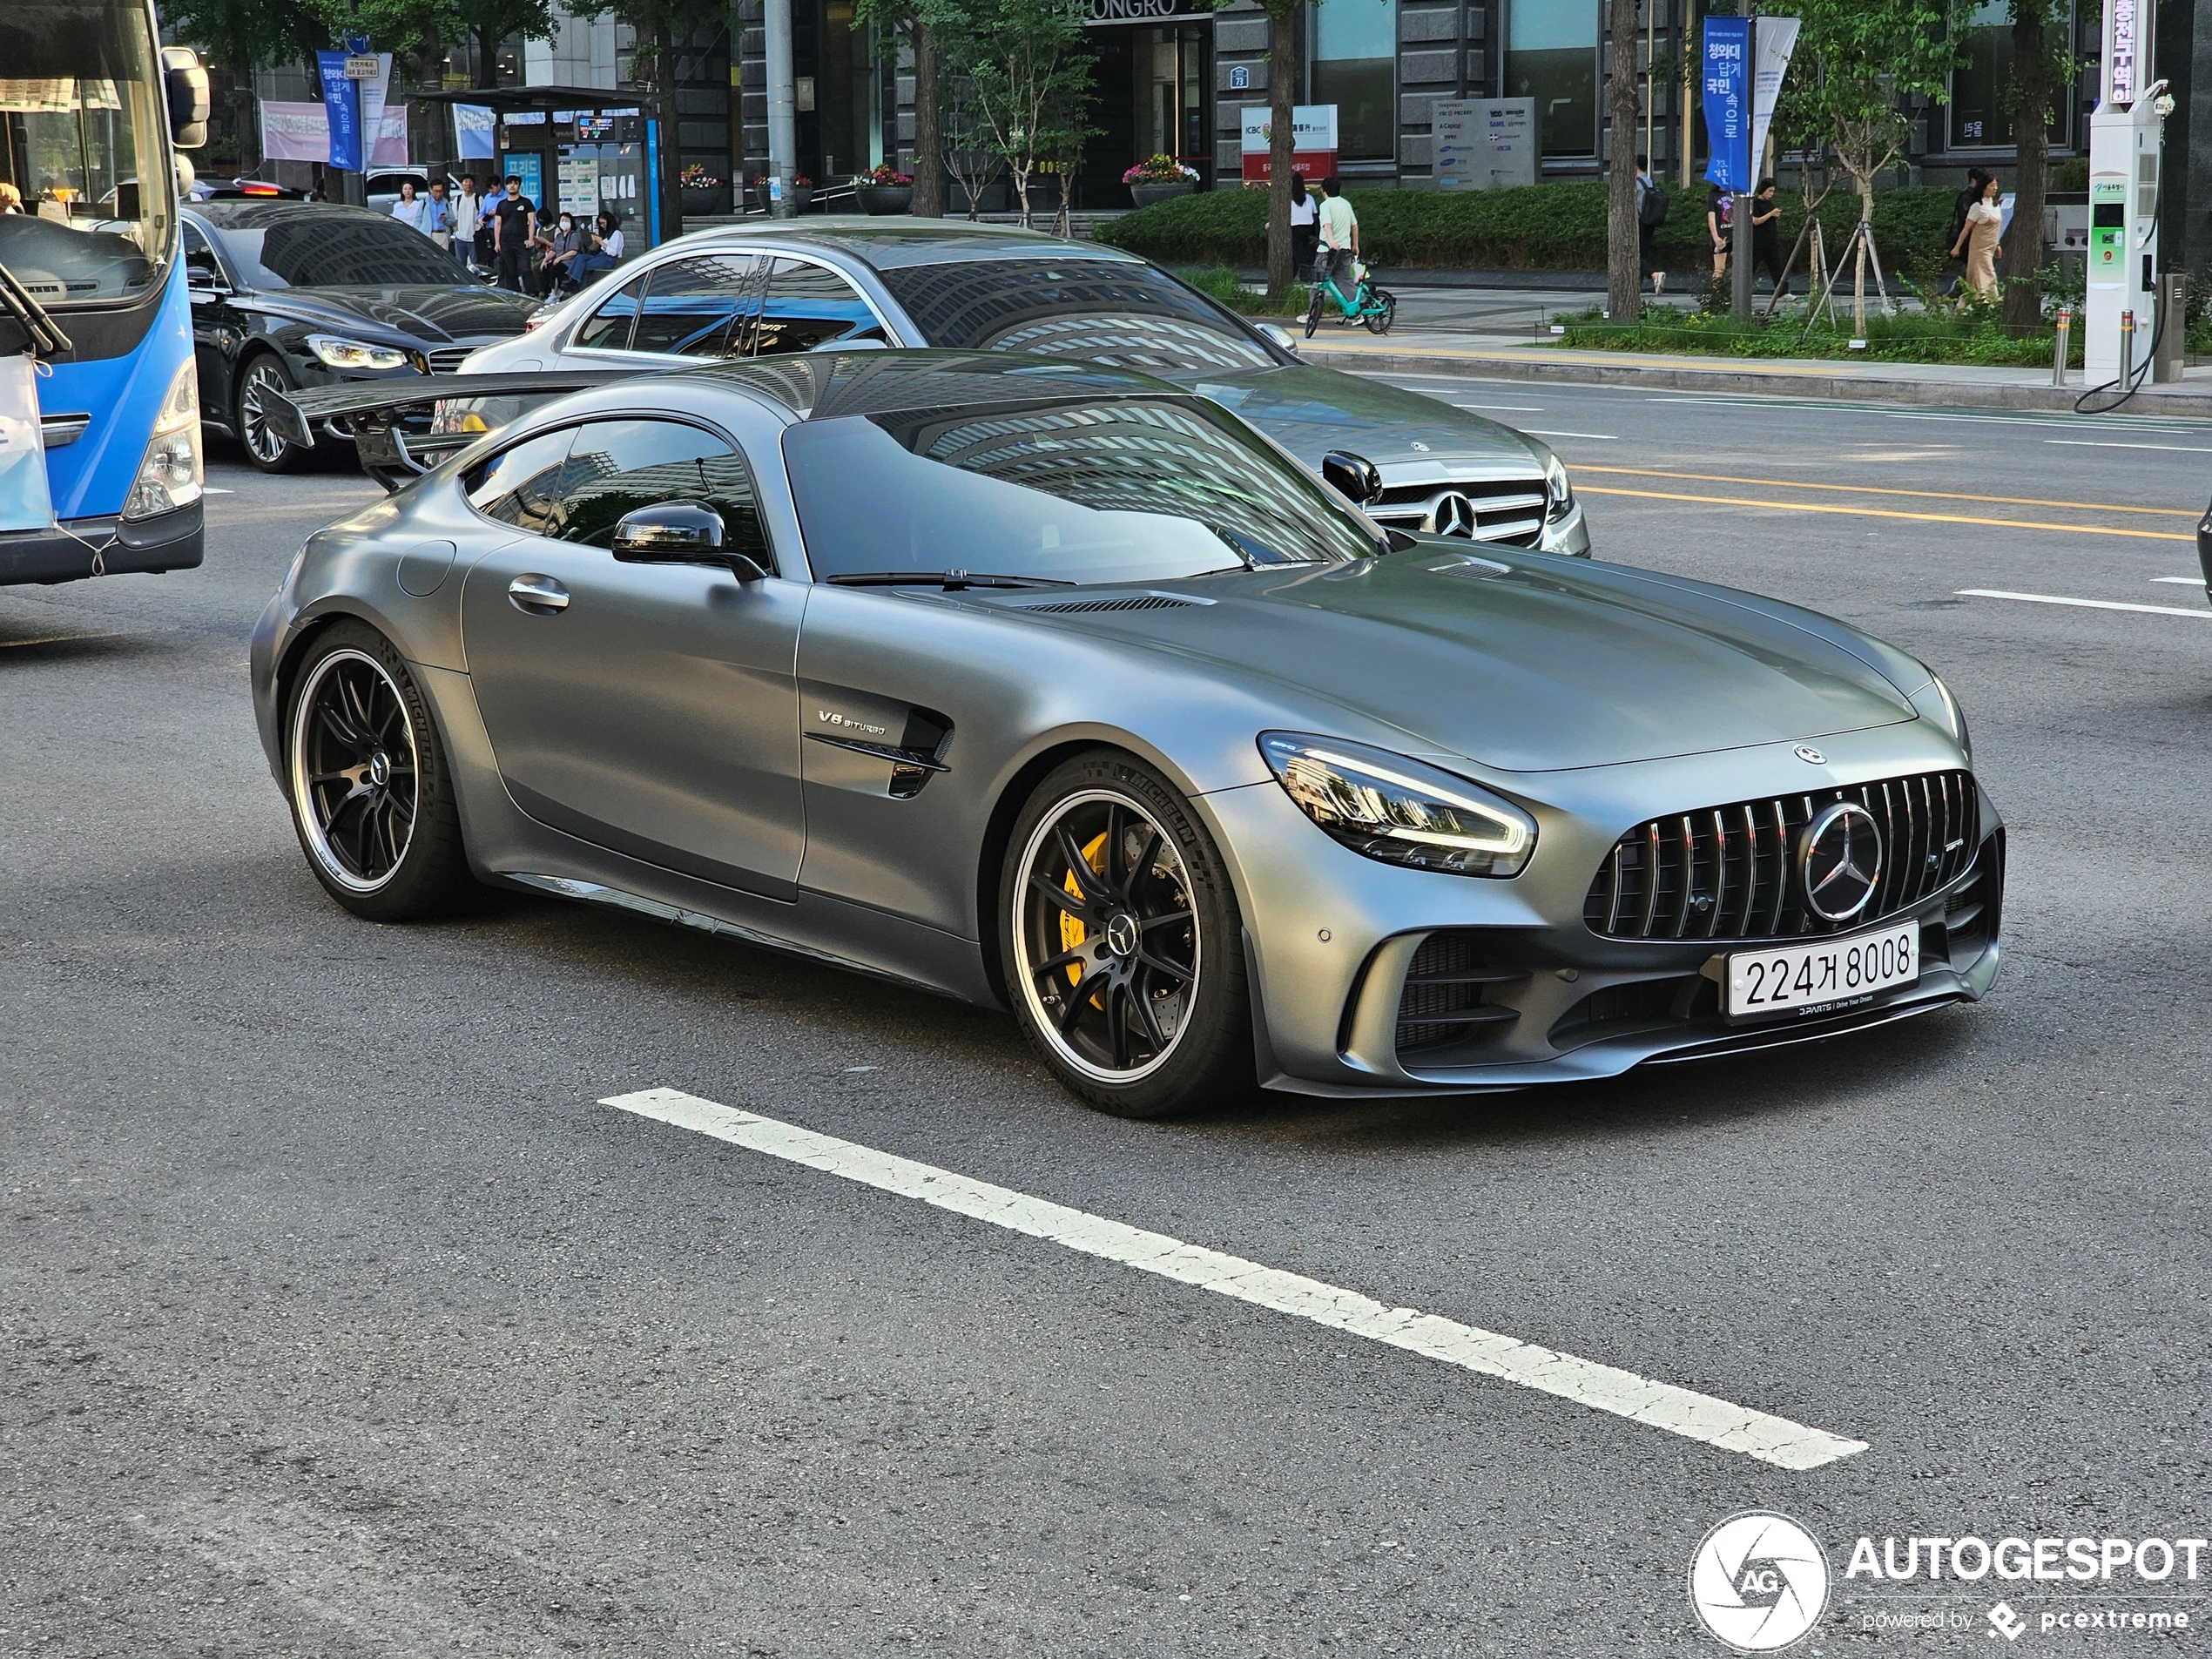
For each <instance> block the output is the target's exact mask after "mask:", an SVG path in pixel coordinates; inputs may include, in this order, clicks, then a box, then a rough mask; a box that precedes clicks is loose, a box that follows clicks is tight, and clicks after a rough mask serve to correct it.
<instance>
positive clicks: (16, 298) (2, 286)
mask: <svg viewBox="0 0 2212 1659" xmlns="http://www.w3.org/2000/svg"><path fill="white" fill-rule="evenodd" d="M0 309H4V310H5V311H6V312H7V314H9V315H10V316H11V317H13V318H14V319H15V320H17V322H19V323H21V324H22V325H23V331H24V333H25V334H29V335H30V350H31V354H32V355H33V356H37V355H38V354H41V353H43V354H45V355H46V356H49V357H51V356H53V355H54V354H56V353H57V352H65V351H71V350H74V349H75V347H73V346H72V345H71V341H70V338H69V336H68V335H67V334H64V333H62V331H61V328H60V327H59V326H58V325H57V323H56V322H55V321H54V320H53V319H52V318H51V317H50V316H48V315H47V314H46V307H44V306H42V305H40V304H39V303H38V301H37V300H34V299H32V298H31V295H30V289H29V288H26V287H24V285H23V284H22V283H21V282H20V281H18V280H17V278H16V273H14V272H13V271H10V269H9V268H8V267H7V266H4V265H0Z"/></svg>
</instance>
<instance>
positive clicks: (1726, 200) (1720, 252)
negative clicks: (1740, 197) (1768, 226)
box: [1705, 185, 1736, 285]
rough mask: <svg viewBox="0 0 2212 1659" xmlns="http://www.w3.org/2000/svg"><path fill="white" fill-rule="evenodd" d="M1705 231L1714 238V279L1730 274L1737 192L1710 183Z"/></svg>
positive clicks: (1716, 280)
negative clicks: (1730, 243)
mask: <svg viewBox="0 0 2212 1659" xmlns="http://www.w3.org/2000/svg"><path fill="white" fill-rule="evenodd" d="M1705 233H1706V235H1708V236H1710V237H1711V238H1712V239H1713V281H1714V282H1715V284H1716V285H1717V284H1718V283H1719V282H1720V281H1721V280H1722V279H1723V278H1724V277H1726V276H1727V275H1728V245H1729V239H1730V237H1732V236H1734V235H1735V234H1736V194H1735V192H1733V191H1727V190H1723V189H1722V188H1721V187H1720V186H1719V185H1708V186H1707V187H1706V191H1705Z"/></svg>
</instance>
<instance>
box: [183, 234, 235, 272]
mask: <svg viewBox="0 0 2212 1659" xmlns="http://www.w3.org/2000/svg"><path fill="white" fill-rule="evenodd" d="M194 277H198V278H199V279H201V282H200V283H199V284H195V285H194V286H196V287H197V286H202V285H204V284H206V283H213V284H216V285H222V284H226V283H227V282H228V281H229V280H230V279H229V278H228V277H226V276H225V275H224V274H223V265H222V261H221V260H218V259H217V258H216V257H215V250H214V249H213V248H212V247H210V246H208V245H207V238H206V235H204V234H203V233H201V231H200V228H199V226H197V225H195V224H193V223H192V220H190V219H186V220H185V280H186V281H188V282H190V281H192V279H193V278H194Z"/></svg>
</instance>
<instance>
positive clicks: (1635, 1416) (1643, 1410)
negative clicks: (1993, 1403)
mask: <svg viewBox="0 0 2212 1659" xmlns="http://www.w3.org/2000/svg"><path fill="white" fill-rule="evenodd" d="M600 1104H601V1105H602V1106H613V1107H617V1108H619V1109H621V1110H623V1111H626V1112H635V1113H637V1115H638V1116H640V1117H650V1118H654V1119H657V1120H658V1121H659V1122H661V1123H671V1124H673V1125H675V1126H676V1127H677V1128H678V1129H687V1130H694V1131H696V1132H697V1133H698V1134H701V1135H707V1136H712V1137H713V1138H714V1139H716V1140H718V1141H726V1142H728V1143H730V1144H731V1145H732V1146H742V1147H745V1148H746V1149H748V1150H752V1151H755V1152H764V1153H765V1154H767V1155H768V1156H769V1157H778V1158H784V1159H787V1160H788V1161H790V1162H791V1163H803V1164H805V1165H806V1167H807V1168H809V1169H813V1170H822V1171H824V1172H825V1173H826V1174H829V1175H835V1176H841V1177H843V1178H845V1179H846V1180H847V1181H854V1182H858V1183H859V1184H861V1185H862V1186H869V1187H874V1188H876V1189H877V1190H880V1191H883V1192H892V1193H896V1194H898V1195H899V1196H900V1197H906V1198H919V1199H921V1201H922V1202H923V1203H924V1204H934V1205H935V1206H936V1207H937V1208H938V1209H940V1210H949V1211H952V1212H953V1213H954V1214H955V1215H961V1216H967V1217H971V1218H972V1219H974V1220H977V1221H988V1222H989V1223H991V1224H993V1225H995V1226H999V1227H1005V1228H1008V1229H1009V1230H1010V1231H1015V1232H1018V1233H1026V1234H1028V1236H1029V1237H1030V1238H1044V1239H1049V1240H1050V1241H1051V1242H1053V1243H1054V1244H1064V1245H1065V1246H1067V1248H1069V1250H1074V1251H1082V1253H1083V1254H1084V1255H1087V1256H1096V1257H1100V1258H1103V1259H1105V1260H1107V1261H1109V1262H1118V1263H1120V1264H1122V1265H1123V1266H1124V1267H1132V1268H1135V1269H1136V1270H1137V1271H1139V1272H1145V1273H1157V1274H1158V1275H1159V1276H1160V1277H1161V1278H1171V1279H1174V1280H1177V1282H1178V1283H1181V1284H1184V1285H1196V1286H1197V1287H1198V1288H1199V1289H1201V1290H1208V1291H1216V1292H1217V1293H1218V1294H1220V1295H1223V1296H1227V1297H1232V1298H1235V1299H1237V1300H1238V1301H1240V1302H1249V1303H1251V1304H1252V1305H1254V1306H1257V1307H1264V1308H1268V1309H1271V1310H1272V1311H1273V1312H1278V1313H1287V1314H1290V1315H1291V1316H1293V1317H1294V1318H1301V1319H1310V1320H1312V1322H1313V1323H1314V1324H1316V1325H1325V1326H1327V1327H1328V1328H1329V1329H1331V1330H1332V1331H1342V1332H1348V1333H1349V1334H1351V1335H1353V1336H1360V1337H1366V1338H1367V1339H1370V1340H1372V1341H1375V1342H1380V1343H1384V1344H1386V1345H1389V1346H1391V1347H1393V1348H1403V1349H1405V1350H1406V1351H1407V1352H1411V1353H1418V1354H1421V1355H1424V1356H1426V1358H1428V1359H1436V1360H1440V1361H1441V1362H1443V1363H1444V1364H1446V1365H1448V1366H1460V1368H1461V1369H1463V1370H1467V1371H1472V1372H1477V1373H1479V1374H1480V1375H1482V1376H1485V1377H1496V1378H1500V1379H1503V1380H1505V1381H1507V1382H1513V1383H1519V1384H1521V1386H1523V1387H1527V1388H1534V1389H1537V1390H1539V1391H1541V1393H1547V1394H1555V1395H1557V1396H1558V1397H1559V1398H1561V1399H1567V1400H1572V1401H1573V1402H1575V1404H1576V1405H1578V1406H1589V1407H1590V1408H1591V1409H1592V1410H1595V1411H1602V1412H1610V1413H1613V1414H1614V1415H1615V1416H1616V1417H1625V1418H1627V1419H1629V1420H1630V1421H1632V1422H1637V1423H1642V1424H1644V1425H1646V1426H1649V1427H1652V1428H1662V1429H1665V1430H1667V1431H1668V1432H1669V1433H1674V1434H1679V1435H1682V1436H1683V1437H1684V1438H1685V1439H1688V1440H1702V1441H1703V1442H1704V1443H1705V1444H1706V1445H1708V1446H1714V1447H1720V1448H1721V1449H1722V1450H1723V1451H1728V1452H1740V1453H1743V1455H1744V1456H1746V1457H1752V1458H1757V1459H1758V1460H1760V1461H1761V1462H1763V1463H1771V1464H1774V1465H1776V1466H1777V1467H1781V1468H1785V1469H1817V1468H1818V1467H1821V1466H1822V1465H1823V1464H1825V1463H1833V1462H1835V1461H1837V1460H1838V1459H1841V1458H1847V1457H1850V1456H1851V1455H1852V1454H1853V1453H1858V1452H1864V1451H1865V1450H1866V1442H1865V1441H1864V1440H1844V1438H1843V1437H1842V1436H1840V1435H1836V1434H1830V1433H1824V1431H1822V1430H1820V1429H1817V1428H1807V1427H1806V1426H1804V1425H1803V1424H1801V1423H1793V1422H1791V1421H1790V1420H1788V1419H1786V1418H1781V1417H1773V1416H1770V1415H1768V1414H1767V1413H1764V1412H1760V1411H1754V1410H1752V1409H1751V1408H1750V1407H1749V1406H1735V1405H1730V1403H1729V1402H1728V1401H1726V1400H1724V1399H1714V1398H1713V1397H1712V1396H1711V1395H1710V1394H1700V1393H1693V1392H1691V1391H1690V1390H1689V1389H1687V1388H1677V1387H1676V1386H1674V1385H1673V1384H1671V1383H1663V1382H1654V1381H1652V1380H1651V1379H1649V1378H1646V1377H1639V1376H1637V1375H1636V1374H1635V1372H1629V1371H1622V1370H1620V1369H1618V1368H1617V1367H1615V1366H1606V1365H1600V1364H1598V1363H1596V1362H1595V1361H1594V1360H1589V1359H1578V1358H1576V1357H1575V1355H1573V1354H1571V1353H1561V1352H1558V1351H1557V1350H1555V1349H1551V1348H1541V1347H1538V1346H1537V1345H1535V1344H1534V1343H1528V1342H1522V1341H1520V1340H1518V1339H1515V1338H1513V1337H1507V1336H1501V1335H1499V1334H1498V1333H1496V1332H1492V1331H1484V1330H1480V1329H1478V1328H1476V1327H1475V1326H1474V1325H1460V1324H1459V1323H1458V1322H1457V1321H1455V1320H1452V1319H1445V1318H1438V1317H1437V1316H1436V1315H1435V1314H1433V1313H1422V1312H1419V1311H1418V1310H1416V1309H1413V1308H1404V1307H1390V1306H1387V1305H1385V1304H1383V1303H1381V1302H1378V1301H1375V1300H1373V1299H1372V1298H1369V1297H1365V1296H1362V1295H1360V1294H1359V1292H1358V1291H1348V1290H1345V1289H1342V1288H1340V1287H1339V1286H1338V1285H1325V1284H1323V1283H1322V1282H1321V1281H1319V1280H1318V1279H1311V1278H1305V1277H1304V1276H1302V1275H1300V1274H1297V1273H1286V1272H1285V1271H1282V1270H1281V1269H1280V1268H1275V1267H1264V1266H1262V1265H1261V1264H1258V1262H1248V1261H1245V1260H1244V1259H1243V1258H1240V1257H1236V1256H1228V1255H1224V1254H1223V1253H1222V1252H1221V1251H1215V1250H1208V1249H1206V1248H1205V1247H1204V1245H1201V1244H1186V1243H1184V1241H1183V1240H1182V1239H1179V1238H1169V1237H1168V1236H1167V1235H1166V1234H1164V1233H1156V1232H1147V1231H1144V1230H1143V1228H1140V1227H1132V1226H1130V1225H1128V1224H1126V1223H1123V1222H1119V1221H1109V1220H1108V1219H1106V1218H1105V1217H1103V1216H1094V1215H1090V1214H1089V1213H1088V1212H1086V1211H1081V1210H1071V1209H1069V1207H1068V1206H1066V1205H1065V1204H1054V1203H1051V1202H1050V1201H1049V1200H1047V1199H1043V1198H1033V1197H1029V1196H1028V1195H1027V1194H1026V1193H1021V1192H1015V1191H1014V1190H1011V1189H1010V1188H1007V1187H999V1186H993V1185H992V1184H990V1183H988V1182H986V1181H974V1180H970V1179H969V1178H968V1177H966V1176H963V1175H955V1174H954V1173H953V1172H952V1171H951V1170H940V1169H937V1168H935V1167H934V1166H932V1165H930V1164H927V1163H915V1162H914V1160H913V1159H911V1158H902V1157H897V1156H895V1155H894V1154H892V1153H889V1152H879V1151H877V1150H875V1149H873V1147H867V1146H861V1145H859V1144H857V1143H854V1142H852V1141H841V1140H839V1139H837V1138H836V1137H835V1136H828V1135H822V1134H818V1133H816V1132H815V1131H814V1130H809V1129H802V1128H800V1127H799V1125H797V1124H795V1123H780V1122H779V1121H778V1120H776V1119H775V1118H772V1117H762V1116H759V1115H758V1114H756V1113H752V1112H746V1111H739V1110H738V1109H737V1108H735V1107H733V1106H724V1105H721V1104H719V1103H717V1102H715V1101H711V1100H702V1099H700V1098H699V1097H698V1096H696V1095H686V1094H684V1093H682V1092H681V1091H679V1090H677V1089H641V1090H639V1091H638V1092H637V1093H635V1094H629V1095H616V1096H611V1097H610V1098H608V1099H605V1100H603V1101H601V1102H600Z"/></svg>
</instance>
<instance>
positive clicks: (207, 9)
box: [162, 0, 331, 172]
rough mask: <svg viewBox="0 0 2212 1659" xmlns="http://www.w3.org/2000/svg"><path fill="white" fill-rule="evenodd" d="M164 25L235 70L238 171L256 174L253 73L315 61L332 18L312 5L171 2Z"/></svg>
mask: <svg viewBox="0 0 2212 1659" xmlns="http://www.w3.org/2000/svg"><path fill="white" fill-rule="evenodd" d="M162 22H163V23H164V24H166V25H167V26H168V27H169V29H170V30H171V31H172V33H174V34H175V36H176V37H177V38H178V39H179V40H182V41H187V42H189V43H191V44H192V45H195V46H198V47H199V48H200V49H201V50H202V51H204V52H206V55H207V57H208V60H209V62H210V63H212V64H219V65H221V66H222V67H223V68H225V69H226V70H228V71H230V77H231V86H230V97H231V101H232V102H233V104H234V105H237V109H238V134H239V171H240V172H253V169H254V167H255V166H256V165H259V162H260V146H259V145H258V144H257V143H256V141H255V133H256V131H257V128H256V125H255V123H254V118H253V74H254V71H256V70H262V69H270V68H273V67H274V66H276V65H277V64H293V63H301V62H312V61H313V60H314V54H315V52H316V51H317V50H318V49H320V48H321V47H324V46H327V45H328V44H330V40H331V34H330V25H329V22H328V20H327V17H325V15H324V14H323V13H322V11H320V10H319V9H318V8H317V7H316V6H315V5H314V4H312V3H310V0H172V3H170V4H168V5H166V6H165V7H163V8H162Z"/></svg>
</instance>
